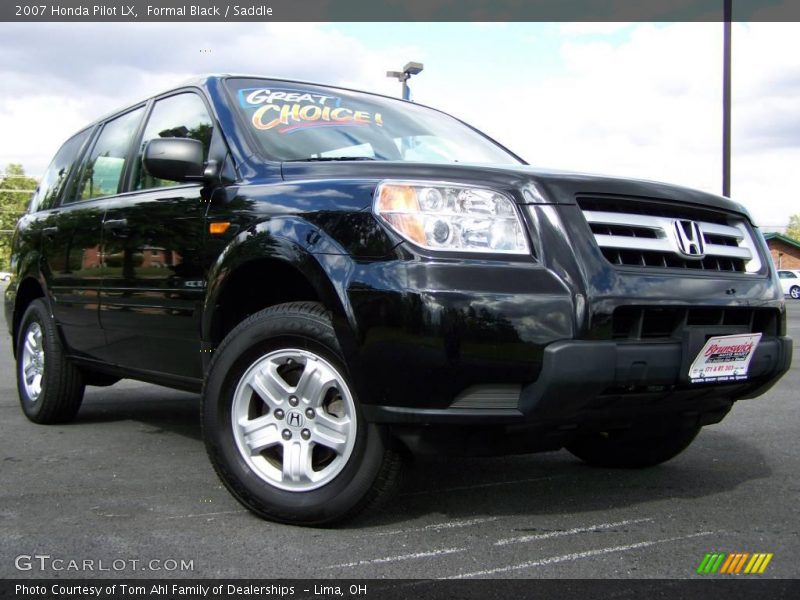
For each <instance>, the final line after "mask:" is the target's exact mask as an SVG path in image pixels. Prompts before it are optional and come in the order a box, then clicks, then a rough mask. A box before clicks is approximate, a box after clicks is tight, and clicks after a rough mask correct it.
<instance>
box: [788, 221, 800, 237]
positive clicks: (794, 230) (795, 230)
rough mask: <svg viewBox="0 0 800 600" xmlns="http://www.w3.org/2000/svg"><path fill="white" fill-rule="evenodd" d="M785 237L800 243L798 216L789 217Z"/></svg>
mask: <svg viewBox="0 0 800 600" xmlns="http://www.w3.org/2000/svg"><path fill="white" fill-rule="evenodd" d="M786 235H788V236H789V237H790V238H794V239H796V240H797V241H800V215H792V216H791V217H789V226H788V227H787V228H786Z"/></svg>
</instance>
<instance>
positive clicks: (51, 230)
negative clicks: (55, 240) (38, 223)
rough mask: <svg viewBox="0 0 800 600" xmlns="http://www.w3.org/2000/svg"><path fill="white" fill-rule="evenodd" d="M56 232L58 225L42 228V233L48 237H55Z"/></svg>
mask: <svg viewBox="0 0 800 600" xmlns="http://www.w3.org/2000/svg"><path fill="white" fill-rule="evenodd" d="M57 233H58V227H45V228H44V229H42V235H44V236H47V237H49V238H52V237H55V236H56V234H57Z"/></svg>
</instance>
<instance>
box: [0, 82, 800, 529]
mask: <svg viewBox="0 0 800 600" xmlns="http://www.w3.org/2000/svg"><path fill="white" fill-rule="evenodd" d="M12 264H13V268H12V270H13V277H12V281H11V283H10V285H9V287H8V290H7V291H6V297H5V299H6V305H5V307H6V318H7V321H8V325H9V329H10V331H11V334H12V336H13V343H14V354H15V357H16V359H17V364H18V369H17V377H18V382H19V383H18V387H19V395H20V399H21V403H22V408H23V410H24V411H25V414H26V415H27V416H28V418H30V419H31V420H32V421H34V422H37V423H57V422H64V421H68V420H70V419H72V418H74V417H75V415H76V413H77V412H78V408H79V406H80V403H81V398H82V396H83V392H84V387H85V386H86V385H110V384H112V383H114V382H115V381H117V380H118V379H119V378H122V377H127V378H134V379H139V380H142V381H148V382H152V383H156V384H161V385H165V386H170V387H175V388H181V389H185V390H193V391H197V392H200V391H201V390H202V425H203V434H204V437H205V443H206V446H207V449H208V454H209V456H210V458H211V461H212V463H213V464H214V467H215V469H216V471H217V473H218V474H219V476H220V478H221V479H222V481H223V482H224V483H225V485H226V486H227V487H228V489H229V490H230V491H231V493H232V494H233V495H234V496H235V497H236V498H237V499H238V500H239V501H240V502H241V503H242V504H244V505H245V506H246V507H247V508H249V509H250V510H252V511H254V512H255V513H257V514H259V515H261V516H263V517H267V518H270V519H274V520H279V521H286V522H293V523H302V524H323V523H331V522H333V521H337V520H341V519H344V518H346V517H350V516H352V515H354V514H356V513H357V512H359V511H361V510H362V509H364V508H365V507H367V506H368V505H371V504H373V503H374V502H375V501H377V500H379V499H380V498H382V497H384V496H386V495H387V493H388V492H389V491H390V489H391V488H392V487H393V484H394V482H395V481H396V480H397V476H398V474H399V471H400V465H401V462H402V458H403V456H404V455H405V454H406V453H407V452H409V451H411V452H437V453H455V454H457V453H469V454H493V453H516V452H520V453H521V452H535V451H544V450H555V449H558V448H562V447H566V448H567V449H568V450H569V451H570V452H572V453H574V454H575V455H577V456H578V457H580V458H581V459H583V460H585V461H587V462H589V463H593V464H598V465H605V466H618V467H644V466H649V465H654V464H657V463H660V462H663V461H665V460H668V459H669V458H671V457H673V456H675V455H676V454H678V453H679V452H681V451H682V450H683V449H684V448H686V446H687V445H688V444H689V443H690V442H691V441H692V439H693V438H694V437H695V436H696V435H697V433H698V431H699V430H700V428H701V427H702V426H703V425H708V424H710V423H717V422H718V421H720V420H721V419H722V418H723V417H724V416H725V415H726V413H727V412H728V411H729V410H730V408H731V406H732V404H733V402H734V401H736V400H739V399H743V398H752V397H755V396H758V395H759V394H762V393H763V392H764V391H765V390H767V389H768V388H769V387H770V386H772V385H773V384H774V383H775V381H777V379H778V378H779V377H780V376H781V375H782V374H783V373H784V372H785V371H786V370H787V369H788V368H789V364H790V360H791V348H792V346H791V341H790V340H789V339H788V338H787V337H786V332H785V308H784V303H783V294H782V293H781V289H780V287H779V285H778V281H777V279H776V275H775V271H774V269H773V267H772V266H771V261H770V258H769V252H768V251H767V249H766V247H765V244H764V242H763V239H762V236H761V234H760V233H759V232H758V230H757V229H756V228H755V227H754V226H753V224H752V223H751V221H750V218H749V217H748V215H747V212H746V211H745V210H744V208H742V206H740V205H739V204H736V203H734V202H731V201H730V200H728V199H726V198H722V197H718V196H713V195H709V194H705V193H701V192H698V191H693V190H688V189H683V188H679V187H675V186H669V185H663V184H658V183H652V182H644V181H631V180H623V179H613V178H606V177H594V176H587V175H578V174H568V173H556V172H545V171H541V170H536V169H533V168H530V167H528V166H527V165H526V164H525V163H524V162H523V161H522V160H521V159H520V158H518V157H517V156H515V155H514V154H512V153H511V152H509V151H508V150H506V149H505V148H503V147H502V146H500V145H498V144H497V143H496V142H494V141H492V140H491V139H489V138H487V137H486V136H484V135H483V134H481V133H480V132H478V131H476V130H475V129H473V128H471V127H470V126H468V125H466V124H465V123H462V122H460V121H458V120H457V119H455V118H453V117H450V116H448V115H446V114H444V113H441V112H439V111H436V110H433V109H430V108H425V107H423V106H419V105H416V104H412V103H409V102H403V101H399V100H395V99H391V98H386V97H382V96H377V95H373V94H365V93H361V92H356V91H352V90H346V89H340V88H333V87H327V86H320V85H311V84H306V83H299V82H293V81H282V80H274V79H261V78H254V77H233V76H214V77H207V78H204V79H202V80H200V81H196V82H194V83H191V84H187V85H185V86H182V87H180V88H177V89H174V90H172V91H170V92H167V93H165V94H162V95H159V96H156V97H153V98H150V99H148V100H145V101H142V102H140V103H138V104H135V105H134V106H131V107H129V108H127V109H125V110H123V111H121V112H118V113H115V114H113V115H110V116H108V117H105V118H103V119H100V120H99V121H97V122H96V123H94V124H92V125H91V126H89V127H87V128H86V129H84V130H82V131H80V132H79V133H77V134H76V135H75V136H73V137H72V138H71V139H69V140H68V141H67V142H66V143H65V144H64V145H63V146H62V148H61V149H60V150H59V151H58V153H57V154H56V156H55V158H54V159H53V162H52V164H51V165H50V167H49V169H48V170H47V173H46V174H45V176H44V178H43V180H42V182H41V184H40V186H39V189H38V190H37V191H36V193H35V194H34V196H33V199H32V200H31V204H30V209H29V211H28V213H27V214H26V215H25V216H24V217H23V218H22V219H21V220H20V222H19V225H18V227H17V231H16V234H15V237H14V248H13V257H12Z"/></svg>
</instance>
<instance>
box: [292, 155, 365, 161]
mask: <svg viewBox="0 0 800 600" xmlns="http://www.w3.org/2000/svg"><path fill="white" fill-rule="evenodd" d="M333 160H378V159H376V158H372V157H371V156H318V157H315V158H293V159H292V160H287V161H284V162H326V161H333Z"/></svg>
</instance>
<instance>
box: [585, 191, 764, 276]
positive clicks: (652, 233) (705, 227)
mask: <svg viewBox="0 0 800 600" xmlns="http://www.w3.org/2000/svg"><path fill="white" fill-rule="evenodd" d="M579 205H580V206H581V209H582V210H583V216H584V217H585V218H586V221H587V222H588V224H589V227H590V228H591V230H592V233H593V234H594V238H595V241H596V242H597V245H598V246H599V247H600V250H601V251H602V253H603V256H605V258H606V259H607V260H608V261H609V262H610V263H611V264H614V265H619V266H634V267H655V268H659V267H660V268H673V269H694V270H701V271H713V272H720V271H721V272H733V273H756V272H758V271H760V270H761V260H760V258H759V253H758V250H757V246H756V244H755V241H754V238H753V235H754V234H753V233H751V231H750V229H749V228H748V226H747V224H746V223H745V221H744V220H743V219H738V218H736V217H734V216H731V215H728V214H726V213H722V212H715V211H710V210H707V209H692V208H686V209H683V208H682V207H680V206H678V205H665V204H663V203H660V202H649V201H645V200H642V201H638V200H637V201H620V200H616V199H605V198H581V199H579Z"/></svg>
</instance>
